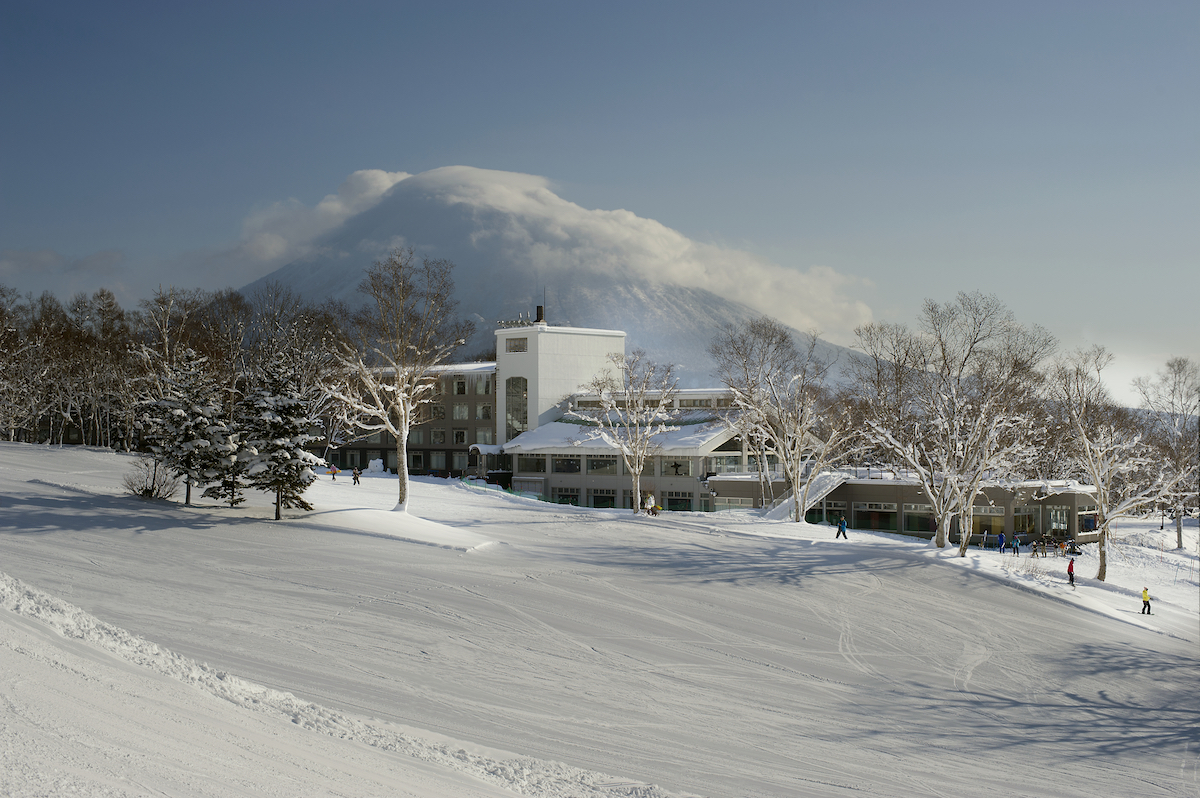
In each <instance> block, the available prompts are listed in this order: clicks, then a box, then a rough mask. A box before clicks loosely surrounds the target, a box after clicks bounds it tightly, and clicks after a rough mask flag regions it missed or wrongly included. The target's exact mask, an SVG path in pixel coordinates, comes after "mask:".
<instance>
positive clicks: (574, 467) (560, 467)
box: [552, 457, 579, 474]
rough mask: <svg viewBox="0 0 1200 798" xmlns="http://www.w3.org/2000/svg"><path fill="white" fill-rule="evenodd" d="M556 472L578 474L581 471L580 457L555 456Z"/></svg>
mask: <svg viewBox="0 0 1200 798" xmlns="http://www.w3.org/2000/svg"><path fill="white" fill-rule="evenodd" d="M552 459H553V460H554V473H555V474H578V473H579V458H578V457H554V458H552Z"/></svg>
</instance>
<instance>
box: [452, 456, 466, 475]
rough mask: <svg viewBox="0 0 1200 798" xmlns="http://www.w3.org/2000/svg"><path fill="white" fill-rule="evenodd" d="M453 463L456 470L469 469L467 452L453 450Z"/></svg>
mask: <svg viewBox="0 0 1200 798" xmlns="http://www.w3.org/2000/svg"><path fill="white" fill-rule="evenodd" d="M451 465H453V467H454V470H455V471H466V470H467V453H466V452H453V453H452V462H451Z"/></svg>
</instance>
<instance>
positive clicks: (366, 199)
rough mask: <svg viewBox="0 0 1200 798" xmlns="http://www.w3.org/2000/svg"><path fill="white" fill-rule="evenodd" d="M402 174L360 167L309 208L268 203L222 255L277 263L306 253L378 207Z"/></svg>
mask: <svg viewBox="0 0 1200 798" xmlns="http://www.w3.org/2000/svg"><path fill="white" fill-rule="evenodd" d="M408 177H410V175H409V174H408V173H407V172H385V171H383V170H382V169H362V170H359V171H357V172H354V173H353V174H351V175H350V176H349V177H347V178H346V179H345V180H344V181H342V185H341V186H339V187H338V190H337V193H336V194H328V195H326V196H325V198H324V199H322V200H321V201H320V202H318V203H317V204H316V205H315V206H313V207H311V208H309V207H307V206H305V205H304V204H302V203H301V202H299V201H298V200H295V199H289V200H286V201H283V202H275V203H272V204H270V205H268V206H266V207H265V208H259V209H256V210H255V211H253V212H252V213H251V214H250V215H249V216H247V217H246V220H245V221H244V222H243V223H242V237H241V240H240V241H239V242H238V244H237V246H235V247H234V248H233V249H232V250H231V251H230V252H227V253H224V255H223V256H222V257H224V258H230V259H233V260H238V259H245V260H249V261H251V262H252V263H253V264H255V265H256V266H257V265H260V264H263V263H270V264H274V265H278V264H280V263H282V262H284V261H287V260H292V259H294V258H297V257H300V256H302V255H304V254H306V253H307V251H308V245H309V244H310V243H311V242H312V241H313V239H315V238H317V237H318V236H320V235H322V234H324V233H327V232H329V231H330V230H332V229H334V228H335V227H337V226H338V225H340V224H341V223H342V222H344V221H346V220H347V219H349V218H350V217H351V216H354V215H355V214H358V213H361V212H363V211H365V210H367V209H369V208H371V207H374V206H375V205H376V204H378V202H379V200H380V199H381V198H382V197H383V195H384V194H386V193H387V192H388V190H389V189H391V188H392V186H394V185H396V184H397V183H399V182H400V181H401V180H404V179H406V178H408Z"/></svg>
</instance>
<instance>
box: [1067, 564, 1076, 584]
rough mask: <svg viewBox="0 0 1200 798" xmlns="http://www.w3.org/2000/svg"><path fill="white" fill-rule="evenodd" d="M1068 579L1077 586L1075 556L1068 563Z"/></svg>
mask: <svg viewBox="0 0 1200 798" xmlns="http://www.w3.org/2000/svg"><path fill="white" fill-rule="evenodd" d="M1067 580H1068V581H1070V583H1071V587H1075V558H1074V557H1072V558H1071V561H1070V562H1069V563H1067Z"/></svg>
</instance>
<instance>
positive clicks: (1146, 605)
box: [1142, 587, 1153, 615]
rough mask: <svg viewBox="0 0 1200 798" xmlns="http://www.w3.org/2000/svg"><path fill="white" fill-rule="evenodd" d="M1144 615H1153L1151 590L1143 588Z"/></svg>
mask: <svg viewBox="0 0 1200 798" xmlns="http://www.w3.org/2000/svg"><path fill="white" fill-rule="evenodd" d="M1142 614H1143V615H1152V614H1153V613H1151V612H1150V588H1148V587H1144V588H1142Z"/></svg>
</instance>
